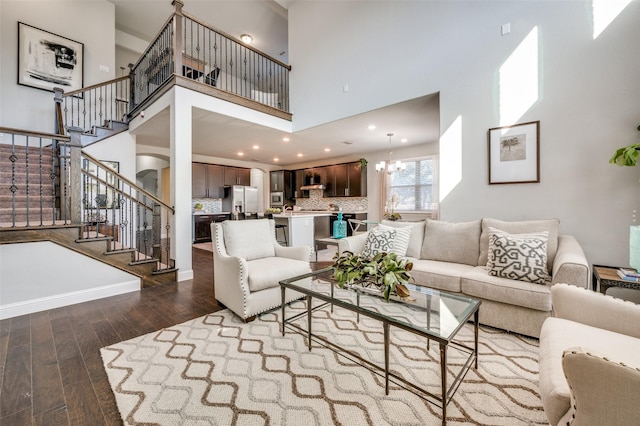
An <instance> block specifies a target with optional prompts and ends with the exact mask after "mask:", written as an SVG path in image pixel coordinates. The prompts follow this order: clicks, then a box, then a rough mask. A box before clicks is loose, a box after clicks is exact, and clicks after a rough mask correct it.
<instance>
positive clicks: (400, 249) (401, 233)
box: [378, 225, 411, 256]
mask: <svg viewBox="0 0 640 426" xmlns="http://www.w3.org/2000/svg"><path fill="white" fill-rule="evenodd" d="M378 228H380V229H383V230H386V231H388V230H391V231H396V236H395V238H394V240H393V248H392V249H391V252H393V253H395V254H397V255H398V256H406V255H407V248H409V238H411V227H409V226H402V227H392V226H385V225H378Z"/></svg>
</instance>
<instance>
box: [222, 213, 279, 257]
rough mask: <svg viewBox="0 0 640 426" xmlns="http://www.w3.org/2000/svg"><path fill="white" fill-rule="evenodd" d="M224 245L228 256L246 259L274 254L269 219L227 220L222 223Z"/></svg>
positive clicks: (272, 235)
mask: <svg viewBox="0 0 640 426" xmlns="http://www.w3.org/2000/svg"><path fill="white" fill-rule="evenodd" d="M222 229H223V231H224V245H225V247H226V249H227V253H228V254H229V255H230V256H236V257H242V258H244V259H247V260H252V259H259V258H261V257H273V256H275V254H276V252H275V248H274V247H273V240H274V234H273V230H272V228H271V226H270V225H269V220H267V219H259V220H239V221H238V220H227V221H224V222H223V223H222Z"/></svg>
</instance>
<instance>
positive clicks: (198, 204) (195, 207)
mask: <svg viewBox="0 0 640 426" xmlns="http://www.w3.org/2000/svg"><path fill="white" fill-rule="evenodd" d="M193 208H194V209H195V210H196V211H199V210H202V203H195V204H194V205H193Z"/></svg>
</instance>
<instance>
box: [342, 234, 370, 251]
mask: <svg viewBox="0 0 640 426" xmlns="http://www.w3.org/2000/svg"><path fill="white" fill-rule="evenodd" d="M367 235H369V233H368V232H363V233H362V234H357V235H352V236H350V237H346V238H341V239H340V240H338V253H339V254H342V252H343V251H350V252H351V253H354V254H360V253H362V250H363V249H364V243H365V242H367Z"/></svg>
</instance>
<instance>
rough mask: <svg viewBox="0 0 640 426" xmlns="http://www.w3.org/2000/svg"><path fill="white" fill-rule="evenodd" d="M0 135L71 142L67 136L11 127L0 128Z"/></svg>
mask: <svg viewBox="0 0 640 426" xmlns="http://www.w3.org/2000/svg"><path fill="white" fill-rule="evenodd" d="M0 133H11V134H16V135H22V136H33V137H36V138H44V139H55V140H57V141H64V142H71V138H70V137H69V136H63V135H58V134H56V133H44V132H34V131H32V130H22V129H13V128H11V127H0Z"/></svg>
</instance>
